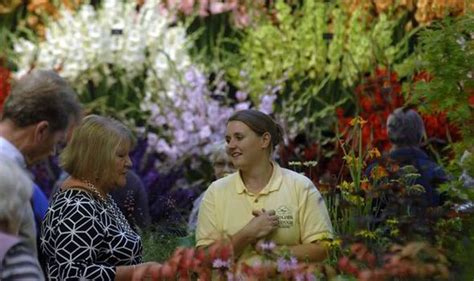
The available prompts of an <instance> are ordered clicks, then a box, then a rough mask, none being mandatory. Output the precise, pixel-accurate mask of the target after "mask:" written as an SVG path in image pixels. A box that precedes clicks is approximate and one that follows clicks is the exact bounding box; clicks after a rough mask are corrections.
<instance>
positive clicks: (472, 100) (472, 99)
mask: <svg viewBox="0 0 474 281" xmlns="http://www.w3.org/2000/svg"><path fill="white" fill-rule="evenodd" d="M468 102H469V105H470V106H474V94H473V95H471V96H470V97H469V99H468Z"/></svg>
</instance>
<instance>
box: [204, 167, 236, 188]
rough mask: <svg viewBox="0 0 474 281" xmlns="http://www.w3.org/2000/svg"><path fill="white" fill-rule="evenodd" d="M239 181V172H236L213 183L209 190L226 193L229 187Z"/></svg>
mask: <svg viewBox="0 0 474 281" xmlns="http://www.w3.org/2000/svg"><path fill="white" fill-rule="evenodd" d="M238 179H239V172H234V173H232V174H230V175H227V176H225V177H222V178H220V179H217V180H215V181H213V182H212V183H211V185H210V186H209V188H208V190H213V191H215V192H220V191H225V190H226V189H228V187H229V186H231V185H232V186H233V185H235V183H236V182H237V181H238Z"/></svg>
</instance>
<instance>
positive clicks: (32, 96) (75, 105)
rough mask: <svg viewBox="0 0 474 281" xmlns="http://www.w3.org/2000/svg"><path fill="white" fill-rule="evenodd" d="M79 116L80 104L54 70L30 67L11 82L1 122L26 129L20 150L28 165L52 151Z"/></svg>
mask: <svg viewBox="0 0 474 281" xmlns="http://www.w3.org/2000/svg"><path fill="white" fill-rule="evenodd" d="M80 117H81V105H80V103H79V102H78V100H77V97H76V94H75V92H74V91H73V90H72V88H71V87H70V86H69V85H68V84H67V82H66V81H65V80H64V79H63V78H61V77H60V76H59V75H58V74H56V73H55V72H54V71H48V70H33V71H32V72H31V73H29V74H27V75H25V76H23V77H22V78H20V79H19V80H18V81H16V82H15V83H14V85H13V87H12V90H11V93H10V94H9V96H8V97H7V99H6V101H5V104H4V106H3V113H2V117H1V121H2V122H10V123H11V124H12V126H13V127H14V128H15V130H23V131H25V132H28V134H27V135H28V137H27V138H28V140H29V143H28V144H27V146H26V147H25V148H24V149H23V151H22V153H23V154H24V156H25V159H26V162H27V164H32V163H34V162H36V161H38V160H41V159H43V158H45V157H47V156H48V155H49V154H51V153H53V152H54V149H55V146H56V145H57V144H58V143H61V142H64V141H65V139H66V133H67V131H68V129H70V127H71V126H72V125H73V124H76V123H78V121H79V119H80Z"/></svg>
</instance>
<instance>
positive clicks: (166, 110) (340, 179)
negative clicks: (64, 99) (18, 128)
mask: <svg viewBox="0 0 474 281" xmlns="http://www.w3.org/2000/svg"><path fill="white" fill-rule="evenodd" d="M473 10H474V3H473V2H471V1H466V0H459V1H445V0H383V1H382V0H380V1H364V0H337V1H311V0H285V1H283V0H276V1H260V0H259V1H236V0H195V1H194V0H192V1H190V0H176V1H171V0H162V1H160V0H137V1H132V0H123V1H117V0H98V1H79V0H74V1H71V0H62V1H47V0H28V1H7V2H4V3H3V2H2V3H0V47H1V48H0V50H1V51H0V105H2V104H3V103H4V102H5V98H6V97H7V96H8V93H9V91H10V88H11V85H12V84H13V83H14V81H15V79H16V78H18V77H20V76H21V75H24V74H25V73H28V72H29V71H31V70H32V69H34V68H51V69H54V70H55V71H57V72H58V73H59V74H60V75H62V76H63V77H64V78H66V79H67V80H68V81H69V82H70V83H71V85H72V86H73V88H74V89H75V90H76V92H77V93H78V96H79V99H80V100H81V102H82V103H83V104H84V106H85V108H86V110H87V112H89V113H99V114H104V115H109V116H113V117H115V118H118V119H120V120H122V121H123V122H125V123H126V124H127V125H129V126H130V127H131V128H133V130H134V131H135V133H136V135H137V136H138V139H139V141H138V144H137V146H136V148H135V150H134V152H133V153H132V158H133V162H134V170H135V171H136V173H137V174H138V175H139V176H140V177H141V179H142V181H143V183H144V185H145V187H146V190H147V193H148V199H149V206H150V210H151V217H152V221H153V224H154V228H153V230H149V231H146V232H144V241H145V246H146V247H145V248H146V253H147V259H148V260H160V261H162V262H163V263H164V264H165V265H166V266H165V267H163V269H162V272H160V274H161V276H162V277H163V278H171V279H173V278H175V277H177V276H181V277H182V278H185V277H186V276H196V275H199V276H201V277H203V278H205V277H206V276H210V275H209V274H216V273H217V274H220V275H221V276H222V278H226V279H238V278H243V279H252V280H267V279H277V278H280V279H281V280H319V279H321V280H472V277H473V275H474V273H473V272H472V270H470V267H469V266H467V265H469V264H470V263H469V262H472V258H474V257H473V256H472V254H470V253H472V252H474V246H473V242H472V241H473V239H474V222H473V217H472V212H471V213H469V210H468V211H466V209H463V208H461V207H459V206H463V204H465V203H466V202H468V201H469V200H473V194H472V190H471V189H466V188H464V187H462V185H463V184H462V182H461V181H460V180H459V176H460V175H461V174H462V173H466V172H470V173H471V175H472V172H473V168H472V167H474V166H472V163H473V162H472V161H473V160H472V156H471V158H469V159H468V160H465V161H462V162H461V161H460V159H461V155H463V154H464V153H465V152H466V151H471V152H472V149H473V147H474V143H473V140H474V131H473V130H472V128H474V126H473V120H474V116H473V111H474V83H473V82H474V79H473V75H474V74H473V68H472V62H473V61H474V49H473V47H474V33H473V30H474V15H473ZM400 106H406V107H410V108H414V109H415V110H417V111H418V112H419V113H420V114H421V116H422V118H423V120H424V122H425V127H426V138H425V142H424V143H423V149H424V150H425V151H427V152H428V154H429V155H430V156H431V157H432V158H433V159H436V161H438V163H439V164H441V165H442V166H443V167H444V168H445V169H446V170H447V171H448V172H449V173H450V174H451V179H452V180H451V181H450V182H449V183H448V184H446V185H444V186H442V187H441V190H442V191H444V192H445V193H446V194H448V195H449V196H448V197H449V200H447V203H446V204H445V205H444V206H442V207H441V208H440V210H424V209H423V210H419V213H417V214H413V213H410V212H409V210H410V207H411V206H417V203H418V201H417V200H418V199H419V197H417V196H419V195H420V194H421V193H423V190H420V188H419V187H418V186H416V185H414V184H413V177H414V175H413V174H414V172H413V171H411V170H409V169H408V170H405V169H402V170H400V169H399V167H397V166H396V165H393V163H389V162H383V163H384V165H383V166H382V168H381V169H379V170H377V173H376V176H377V177H376V178H377V181H376V182H371V181H370V180H369V179H368V178H367V177H366V175H365V174H364V169H365V168H366V167H367V166H368V165H370V163H371V162H373V161H382V160H381V159H383V156H384V154H386V153H387V152H388V151H389V149H390V143H389V141H388V138H387V133H386V120H387V117H388V115H389V114H390V113H391V112H392V111H393V110H394V109H395V108H397V107H400ZM246 108H256V109H259V110H261V111H264V112H266V113H269V114H271V115H272V116H273V117H274V118H275V119H276V120H278V121H279V122H280V123H281V124H282V125H283V127H284V129H285V131H286V133H287V134H286V136H285V141H284V144H283V145H280V147H279V148H278V150H277V152H276V153H275V157H276V158H277V160H278V161H279V162H280V163H281V165H282V166H284V167H288V168H290V169H293V170H296V171H298V172H302V173H305V174H306V175H307V176H308V177H310V178H311V179H312V180H313V182H314V183H315V184H316V185H317V186H318V188H319V189H320V191H321V192H322V193H323V195H324V197H325V199H326V204H327V205H328V208H329V211H330V214H331V218H332V221H333V224H334V226H335V229H336V232H337V235H338V239H336V240H334V241H332V242H330V244H329V245H328V247H329V248H330V249H331V255H330V258H328V260H327V261H326V262H324V263H322V264H308V263H304V262H298V261H296V260H294V259H292V258H291V257H290V256H288V254H287V253H277V252H275V251H274V250H273V248H272V244H271V242H268V243H269V244H265V245H261V251H262V255H263V256H264V257H265V258H266V259H265V260H266V262H264V263H262V264H258V265H253V266H248V265H247V266H244V267H241V266H240V265H236V264H233V263H232V259H231V258H230V257H231V256H232V249H230V248H229V246H228V245H227V244H226V243H225V241H223V243H222V244H220V245H216V247H215V248H213V249H210V251H209V252H206V253H204V252H200V251H198V250H194V249H190V248H187V249H177V250H176V251H175V248H176V247H177V246H178V245H190V244H189V243H191V244H192V241H191V242H190V241H189V239H188V240H186V239H187V238H186V237H185V236H186V231H185V228H186V226H185V224H186V220H187V216H188V214H189V211H190V209H191V207H192V202H193V200H194V199H195V198H196V197H197V196H198V195H199V194H200V193H201V192H202V191H203V190H204V189H205V188H206V187H207V185H208V184H209V183H210V181H211V180H212V169H211V165H210V161H209V153H210V151H211V147H212V146H213V145H214V144H215V143H216V142H218V141H220V140H222V139H223V135H224V130H225V122H226V120H227V118H228V117H229V116H230V115H231V114H232V112H234V111H236V110H239V109H246ZM471 155H472V154H471ZM34 172H35V176H36V181H37V183H38V184H39V185H40V186H41V187H42V188H43V190H44V191H45V193H46V194H49V192H50V191H51V189H52V186H53V185H54V182H55V181H56V179H57V178H58V177H59V173H60V169H59V168H58V166H57V159H55V158H52V159H50V160H49V161H47V162H45V163H42V164H41V165H39V166H37V167H35V168H34ZM415 176H416V175H415ZM380 196H390V198H393V200H391V201H389V202H388V203H387V204H389V206H391V207H392V208H387V210H390V212H387V213H385V214H384V215H385V216H386V218H387V219H386V221H384V222H383V223H381V222H379V221H377V217H376V216H373V214H372V213H371V211H370V209H371V206H374V204H377V202H378V200H377V198H379V197H380ZM420 218H424V219H423V220H422V219H420ZM188 238H189V237H188ZM191 240H192V239H191ZM238 268H239V270H237V269H238ZM212 272H214V273H212ZM193 274H194V275H193ZM317 278H319V279H317Z"/></svg>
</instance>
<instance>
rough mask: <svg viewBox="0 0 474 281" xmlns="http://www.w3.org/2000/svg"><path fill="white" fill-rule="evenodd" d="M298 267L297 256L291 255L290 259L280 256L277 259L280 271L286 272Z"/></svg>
mask: <svg viewBox="0 0 474 281" xmlns="http://www.w3.org/2000/svg"><path fill="white" fill-rule="evenodd" d="M297 267H298V260H297V259H296V258H295V257H290V260H288V259H286V258H283V257H280V258H278V260H277V270H278V272H285V271H290V270H293V269H296V268H297Z"/></svg>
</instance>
